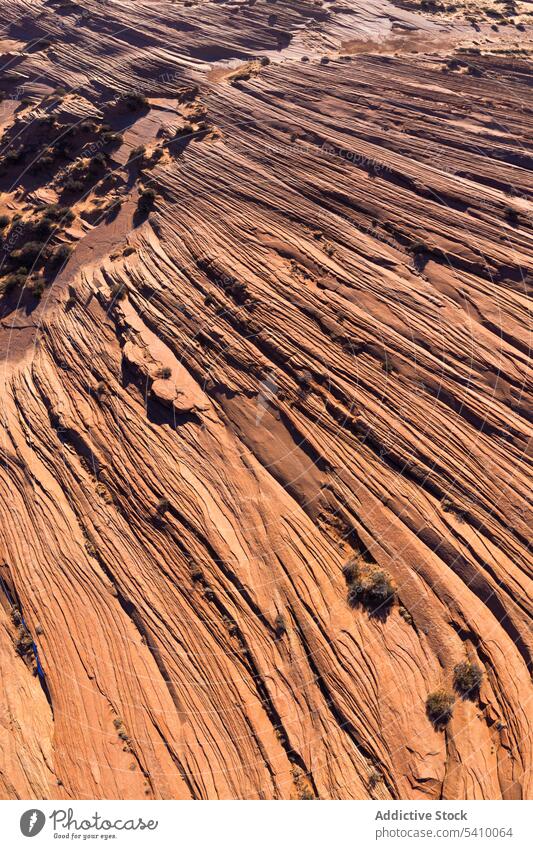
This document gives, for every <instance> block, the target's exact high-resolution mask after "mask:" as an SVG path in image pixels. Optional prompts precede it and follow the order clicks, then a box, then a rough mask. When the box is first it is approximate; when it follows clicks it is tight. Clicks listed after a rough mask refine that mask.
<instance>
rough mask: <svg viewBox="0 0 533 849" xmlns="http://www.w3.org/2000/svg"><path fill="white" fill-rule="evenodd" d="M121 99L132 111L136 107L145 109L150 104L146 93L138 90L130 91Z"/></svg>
mask: <svg viewBox="0 0 533 849" xmlns="http://www.w3.org/2000/svg"><path fill="white" fill-rule="evenodd" d="M121 100H122V103H124V105H125V106H126V107H127V108H128V109H131V110H132V111H134V110H136V109H145V108H146V107H147V106H148V100H147V98H146V97H145V96H144V94H141V93H140V92H138V91H130V92H128V93H127V94H125V95H123V96H122V98H121Z"/></svg>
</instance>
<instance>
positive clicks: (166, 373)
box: [157, 366, 172, 380]
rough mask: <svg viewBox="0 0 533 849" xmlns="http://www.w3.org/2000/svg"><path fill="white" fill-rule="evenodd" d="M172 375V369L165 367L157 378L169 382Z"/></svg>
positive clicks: (160, 370) (158, 372)
mask: <svg viewBox="0 0 533 849" xmlns="http://www.w3.org/2000/svg"><path fill="white" fill-rule="evenodd" d="M171 375H172V369H171V368H169V367H168V366H163V368H160V369H158V370H157V377H160V378H162V380H168V379H169V377H170V376H171Z"/></svg>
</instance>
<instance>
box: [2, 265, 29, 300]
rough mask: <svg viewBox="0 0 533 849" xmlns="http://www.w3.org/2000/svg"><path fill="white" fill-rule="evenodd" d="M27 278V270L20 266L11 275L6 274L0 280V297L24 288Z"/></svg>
mask: <svg viewBox="0 0 533 849" xmlns="http://www.w3.org/2000/svg"><path fill="white" fill-rule="evenodd" d="M27 276H28V270H27V269H26V268H24V267H22V266H21V267H20V268H18V269H17V271H15V272H13V273H12V274H6V276H5V277H3V278H2V279H1V280H0V295H7V294H8V293H9V292H12V291H13V289H19V288H21V287H22V286H24V284H25V283H26V280H27Z"/></svg>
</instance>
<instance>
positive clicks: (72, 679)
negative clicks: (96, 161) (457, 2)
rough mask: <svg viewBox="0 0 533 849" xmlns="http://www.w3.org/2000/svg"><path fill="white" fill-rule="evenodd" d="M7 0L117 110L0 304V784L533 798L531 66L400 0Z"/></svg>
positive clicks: (56, 73)
mask: <svg viewBox="0 0 533 849" xmlns="http://www.w3.org/2000/svg"><path fill="white" fill-rule="evenodd" d="M5 5H6V7H7V9H6V11H5V18H6V20H7V21H8V22H11V29H10V30H9V38H10V40H11V41H10V49H11V50H12V52H13V53H14V55H15V54H16V60H17V61H14V62H13V65H14V66H16V68H17V71H16V73H17V74H19V75H22V76H23V78H24V80H25V83H24V85H25V86H26V88H27V90H28V91H29V92H30V96H31V97H33V98H34V100H35V102H36V103H37V101H38V102H39V104H40V99H41V98H45V99H46V96H47V90H46V87H47V86H48V89H49V90H48V94H49V93H50V91H52V89H53V87H54V86H57V85H58V84H60V83H61V84H62V85H67V86H68V91H66V93H65V94H60V95H59V97H60V99H61V100H62V106H61V108H62V109H63V110H67V106H68V104H73V105H70V106H68V109H69V110H71V114H72V116H76V115H79V118H78V119H76V118H75V117H73V119H72V118H71V120H74V121H76V120H86V119H87V115H88V114H93V113H92V112H91V108H89V106H86V105H85V101H87V103H88V104H89V105H90V104H92V109H93V110H96V111H95V112H94V114H95V115H96V118H95V120H98V121H106V122H108V123H109V125H110V127H111V130H106V131H104V132H110V131H113V132H120V134H121V138H120V140H119V144H118V145H116V146H115V147H114V149H113V151H112V152H111V153H110V154H109V157H108V159H107V160H106V165H105V167H106V169H108V170H111V171H112V172H113V176H114V178H115V179H114V181H113V183H112V184H111V183H109V182H105V181H106V180H108V179H109V176H108V175H105V174H102V175H98V174H97V177H98V179H97V178H96V177H95V178H94V180H91V181H90V182H88V183H86V184H85V189H84V190H83V192H82V191H81V190H80V191H79V193H78V194H76V195H74V196H73V197H72V199H71V202H70V204H69V205H70V208H71V209H72V210H73V213H74V215H75V220H74V221H71V222H70V223H69V225H68V227H66V228H64V229H63V230H62V231H61V232H62V234H63V235H62V238H68V240H69V244H71V246H72V247H73V248H74V250H73V252H72V254H71V255H70V258H69V259H68V261H67V263H66V265H65V266H64V267H63V269H62V270H59V271H58V273H57V274H55V276H54V277H53V278H52V279H51V281H50V283H49V284H48V285H47V287H46V288H45V289H44V292H43V294H42V297H41V299H40V301H39V302H36V303H33V302H29V303H24V304H23V303H22V301H20V299H19V300H16V299H14V297H11V300H9V299H6V298H4V302H3V317H2V324H1V330H0V332H1V336H0V341H1V344H2V346H3V364H2V370H1V375H2V377H1V379H2V417H1V439H0V456H1V463H0V512H1V517H2V521H1V524H0V579H1V581H0V588H1V599H0V605H1V606H0V663H1V670H2V675H1V679H0V680H1V684H0V688H1V692H2V707H1V708H0V711H1V712H0V782H1V783H0V788H1V789H0V793H1V794H2V795H3V796H4V797H6V798H25V797H26V798H27V797H31V798H44V797H46V798H58V799H71V798H223V799H227V798H239V799H240V798H280V799H281V798H302V799H307V798H317V797H320V798H359V799H360V798H372V797H374V798H381V799H391V798H403V799H411V798H414V799H432V798H448V799H455V798H471V799H477V798H490V799H497V798H522V797H528V796H529V797H530V796H531V786H530V780H531V779H530V776H531V689H530V688H531V679H530V671H531V649H532V644H531V629H530V613H531V566H532V561H531V553H530V549H529V528H530V527H531V505H530V500H529V489H530V464H529V459H528V458H529V451H528V449H529V444H530V436H531V389H532V387H531V374H530V368H529V366H530V359H529V334H530V314H529V309H530V300H529V295H530V285H531V277H530V271H529V265H530V258H531V226H530V215H531V202H532V194H533V180H532V177H531V161H532V145H531V125H532V119H531V114H530V110H529V109H528V107H527V105H526V103H527V100H528V94H529V91H530V84H531V64H530V60H529V58H528V57H526V56H513V57H512V60H511V59H510V58H509V55H507V54H504V53H502V52H498V50H500V49H501V50H504V49H509V50H511V49H512V46H511V41H510V39H511V36H510V34H508V33H505V34H499V33H496V32H494V31H493V30H489V28H488V27H487V31H486V32H485V31H483V33H482V35H483V37H484V38H486V39H487V47H486V49H483V50H481V52H479V53H472V52H470V53H467V52H465V51H467V50H470V51H471V50H472V45H471V43H470V42H469V41H468V39H471V34H470V33H469V28H468V25H467V22H465V21H460V22H459V23H457V22H456V21H455V19H447V18H445V17H443V16H439V15H434V16H433V17H428V18H426V17H421V16H420V15H418V14H417V11H416V10H414V9H410V10H406V9H402V8H399V7H398V6H392V5H391V4H389V3H385V2H375V3H374V2H368V3H365V4H361V3H358V4H354V3H351V2H348V0H343V2H342V4H337V5H335V6H334V5H332V4H324V5H323V6H318V5H317V4H314V3H308V2H306V0H302V2H301V3H299V4H294V3H285V2H281V0H280V2H278V3H276V4H275V5H271V4H269V3H263V2H260V0H258V2H257V3H255V4H252V3H240V4H238V3H234V4H224V3H210V2H205V3H197V4H196V5H190V4H187V5H183V4H175V5H172V6H166V5H165V6H163V5H162V4H155V3H154V4H153V7H154V8H153V10H152V12H153V14H152V15H148V12H147V9H148V7H149V6H150V4H146V3H145V4H143V5H142V6H136V5H135V4H131V3H129V2H122V3H114V4H112V6H111V7H109V6H108V5H103V6H100V4H98V3H96V2H92V0H79V2H77V3H75V4H61V5H58V4H55V3H45V2H39V3H31V4H30V3H27V2H22V0H18V1H17V2H16V1H15V0H11V2H8V3H6V4H5ZM411 5H413V4H411ZM337 7H339V8H337ZM363 7H364V8H363ZM165 10H166V11H165ZM268 16H270V23H269V18H268ZM274 17H275V18H276V21H275V22H274V21H273V20H272V18H274ZM363 20H364V21H365V22H366V23H365V25H364V27H363V23H362V22H363ZM398 22H400V23H403V28H402V27H400V30H401V32H402V33H405V31H406V27H407V28H408V29H409V28H412V30H413V32H415V33H418V34H419V35H420V32H423V33H424V44H423V46H421V43H420V42H416V43H415V45H414V46H413V44H411V45H409V44H406V43H405V41H404V42H402V43H400V44H399V46H398V49H396V48H395V49H388V44H389V43H390V42H386V39H390V38H393V37H394V33H395V32H397V31H398ZM393 24H396V26H395V27H394V26H393ZM122 26H123V27H124V29H122V30H121V29H120V27H122ZM54 27H55V29H54ZM45 29H46V31H47V32H49V31H53V33H55V36H54V38H52V44H51V45H50V46H49V47H48V48H46V49H45V50H44V51H42V50H41V51H37V52H35V51H32V50H28V49H26V51H25V52H23V51H22V50H21V49H20V48H19V49H18V50H17V49H16V48H15V47H14V46H13V45H14V44H15V45H16V44H17V43H18V42H20V41H21V40H23V41H24V42H25V43H27V42H28V41H29V39H30V38H35V39H37V38H41V37H43V31H44V30H45ZM68 33H73V37H75V39H76V40H77V45H78V49H77V50H73V49H72V47H71V45H70V43H69V42H68V39H67V34H68ZM465 33H466V34H465ZM287 34H290V36H291V37H290V38H289V37H288V35H287ZM282 36H283V37H282ZM522 37H523V38H526V37H528V36H527V32H526V35H524V34H523V33H522ZM372 38H375V39H381V41H380V42H379V43H380V45H381V47H378V46H376V45H377V42H376V44H375V45H374V46H375V47H376V49H373V47H372V44H370V46H369V43H368V39H372ZM433 38H434V39H435V42H434V48H433V49H432V44H433V42H432V39H433ZM442 38H445V40H446V43H445V44H444V43H443V42H442V41H440V40H439V39H442ZM480 38H481V36H480ZM465 39H466V40H465ZM491 39H492V41H491ZM498 39H500V41H498ZM362 42H363V43H364V44H365V45H366V46H365V47H364V48H362V47H361V43H362ZM343 43H344V47H343V46H342V45H343ZM394 44H395V45H396V42H394ZM178 45H179V56H178V54H177V53H176V51H177V49H178ZM346 45H347V46H346ZM490 45H492V47H491V46H490ZM497 45H500V48H498V50H497ZM501 45H504V47H501ZM505 45H507V46H505ZM460 47H462V48H463V52H459V48H460ZM267 52H268V54H269V56H270V58H271V61H270V63H266V62H261V61H260V58H259V57H260V56H261V55H266V53H267ZM395 53H396V54H397V55H395ZM302 56H309V59H310V61H308V62H302V61H300V60H301V57H302ZM99 57H100V58H99ZM103 57H105V61H104V59H103ZM221 59H239V60H244V62H245V63H246V68H245V69H244V71H242V72H241V73H235V70H239V68H241V66H240V65H239V64H238V63H237V62H230V63H220V61H219V60H221ZM324 60H326V61H324ZM250 63H252V65H251V67H250ZM175 75H178V76H175ZM34 79H35V80H37V79H38V83H37V82H35V84H34V83H33V82H32V80H34ZM156 83H157V84H156ZM8 84H9V86H14V82H13V79H11V80H8ZM37 84H38V85H39V86H44V90H43V91H41V90H40V89H38V88H36V87H35V86H37ZM71 86H72V87H73V90H72V91H70V87H71ZM132 89H135V91H137V92H139V91H140V92H142V96H143V97H145V98H146V102H145V103H143V104H142V105H141V106H139V108H137V109H136V111H135V110H133V111H132V112H127V110H126V111H124V109H122V107H121V105H120V103H121V102H120V95H124V93H125V92H126V93H127V92H130V93H131V90H132ZM6 95H7V97H9V92H8V89H7V84H6ZM81 96H83V98H84V101H83V104H82V105H78V107H76V106H75V104H76V103H77V101H78V98H79V97H81ZM53 103H54V101H53V98H52V105H51V106H50V107H49V108H51V109H56V108H57V107H56V106H54V105H53ZM34 105H35V104H34ZM46 107H47V103H46V102H45V103H44V104H43V109H46ZM32 108H33V107H27V106H26V107H24V106H22V105H20V106H19V105H18V104H17V107H16V111H15V114H14V116H11V117H10V119H9V120H10V122H11V121H14V120H19V121H21V120H22V121H25V122H27V123H29V125H30V126H31V122H32V120H33V119H32V117H31V109H32ZM28 110H30V111H28ZM17 116H18V117H17ZM10 126H11V123H9V124H8V127H7V130H6V132H8V131H9V127H10ZM91 143H92V142H91ZM141 145H142V146H143V147H144V150H142V151H140V150H139V146H141ZM85 150H86V149H85ZM94 154H95V151H94V149H93V150H92V152H89V154H88V157H87V156H86V157H85V159H87V158H89V159H90V157H91V156H94ZM80 155H81V154H80ZM106 155H107V154H106ZM132 156H133V164H132ZM69 168H72V165H71V164H70V163H69V162H68V161H67V162H66V163H63V164H61V163H60V166H58V170H57V172H56V173H55V176H54V179H53V180H49V181H47V179H46V176H47V175H46V173H45V175H44V176H42V175H41V176H38V178H37V179H36V184H35V185H33V186H28V185H27V184H24V185H23V186H22V190H21V184H20V180H21V179H22V178H20V177H19V175H18V172H17V173H15V171H9V173H8V175H7V176H5V177H4V180H5V181H6V182H4V184H2V187H3V190H4V191H3V195H2V204H3V206H4V207H5V208H6V210H8V211H9V210H10V211H11V214H12V213H13V212H14V211H15V210H16V209H21V210H22V213H21V214H22V215H23V216H24V217H23V220H26V219H28V220H29V217H30V216H31V215H32V214H34V207H35V208H37V206H38V204H39V203H40V201H39V193H42V192H48V193H49V194H50V199H51V200H52V201H54V200H55V199H56V196H57V198H59V197H60V196H61V195H60V192H61V180H62V179H63V176H62V175H63V174H64V173H66V172H67V171H68V169H69ZM62 169H63V170H62ZM8 180H10V181H11V182H9V183H8V182H7V181H8ZM99 180H101V181H103V182H104V183H105V185H106V186H111V188H110V189H109V191H110V192H112V193H116V197H117V198H119V199H120V203H119V204H118V205H117V208H116V209H114V210H112V213H110V212H109V210H105V212H104V210H103V207H102V201H103V200H105V201H107V200H108V194H106V192H105V191H102V190H100V189H99V186H100V185H101V184H100V182H99ZM148 189H150V190H152V191H153V192H154V195H153V196H152V195H147V194H146V193H147V191H148ZM32 191H33V192H34V193H35V192H36V193H37V194H33V195H32V194H31V192H32ZM143 195H144V196H145V200H144V201H141V202H140V201H139V197H142V196H143ZM143 204H144V205H143ZM99 210H101V211H100V212H99ZM9 226H10V228H12V227H13V226H14V225H13V223H11V224H10V225H9ZM10 232H11V230H7V231H6V234H5V239H8V238H9V233H10ZM6 244H7V242H6ZM20 297H22V296H20ZM17 298H19V296H18V295H17ZM347 562H350V563H351V564H352V569H353V570H355V571H356V572H357V574H358V575H359V574H363V575H364V576H365V579H366V580H370V579H371V578H372V575H375V574H376V573H380V575H381V576H382V579H383V580H385V581H386V582H389V584H388V585H389V586H390V587H391V592H392V593H393V597H392V601H391V599H388V600H387V602H386V603H381V604H379V603H376V604H369V603H366V602H367V601H368V600H369V599H370V597H371V596H370V595H369V594H368V592H367V595H366V596H364V595H360V596H357V593H354V592H351V590H350V587H351V588H352V590H353V581H354V575H355V571H352V572H350V570H344V572H343V567H344V566H345V565H346V563H347ZM365 586H366V585H365ZM349 596H350V599H351V600H352V604H350V603H349ZM354 599H355V601H354ZM361 600H362V601H364V603H362V601H361ZM464 661H469V662H470V663H472V664H476V665H477V666H478V667H479V668H480V669H481V670H482V673H483V676H482V681H481V686H480V688H479V691H478V690H475V691H471V692H470V693H469V694H467V697H464V696H463V695H461V694H460V693H459V692H457V690H456V689H454V667H455V666H456V665H457V664H460V663H462V662H464ZM455 683H457V682H455ZM442 688H443V689H444V690H445V691H447V692H449V693H453V694H454V705H453V716H452V718H451V720H450V721H449V722H448V723H447V724H446V725H445V727H437V726H435V725H433V724H432V723H431V722H430V719H429V718H428V716H427V714H426V699H427V697H428V695H429V694H430V693H432V692H433V691H436V690H439V689H442Z"/></svg>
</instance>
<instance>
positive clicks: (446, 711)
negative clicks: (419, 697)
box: [426, 690, 454, 728]
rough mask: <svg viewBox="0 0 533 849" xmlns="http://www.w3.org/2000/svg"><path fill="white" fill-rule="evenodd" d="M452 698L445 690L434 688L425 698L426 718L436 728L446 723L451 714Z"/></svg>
mask: <svg viewBox="0 0 533 849" xmlns="http://www.w3.org/2000/svg"><path fill="white" fill-rule="evenodd" d="M453 703H454V698H453V696H452V694H451V693H447V692H446V690H435V691H434V692H433V693H430V694H429V696H428V697H427V699H426V713H427V716H428V719H429V720H430V721H431V722H432V723H433V725H435V726H436V727H437V728H439V727H441V726H443V725H446V724H447V723H448V722H449V721H450V719H451V718H452V715H453Z"/></svg>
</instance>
